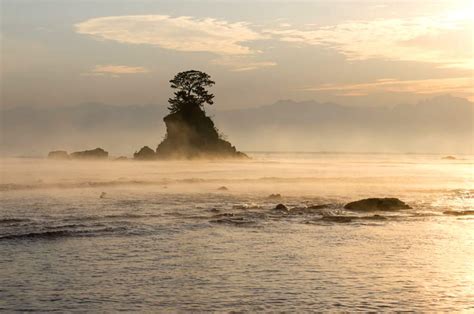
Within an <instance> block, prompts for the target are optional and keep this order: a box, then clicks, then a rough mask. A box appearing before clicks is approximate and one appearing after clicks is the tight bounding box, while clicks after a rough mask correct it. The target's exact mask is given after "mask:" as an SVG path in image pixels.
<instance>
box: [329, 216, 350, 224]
mask: <svg viewBox="0 0 474 314" xmlns="http://www.w3.org/2000/svg"><path fill="white" fill-rule="evenodd" d="M352 219H353V217H347V216H324V217H323V218H321V220H323V221H330V222H340V223H348V222H351V221H352Z"/></svg>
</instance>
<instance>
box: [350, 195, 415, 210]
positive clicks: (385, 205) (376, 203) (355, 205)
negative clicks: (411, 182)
mask: <svg viewBox="0 0 474 314" xmlns="http://www.w3.org/2000/svg"><path fill="white" fill-rule="evenodd" d="M344 208H345V209H349V210H356V211H379V210H380V211H393V210H400V209H410V208H411V207H410V206H408V205H407V204H405V203H404V202H402V201H401V200H399V199H398V198H367V199H363V200H360V201H355V202H351V203H348V204H346V205H345V206H344Z"/></svg>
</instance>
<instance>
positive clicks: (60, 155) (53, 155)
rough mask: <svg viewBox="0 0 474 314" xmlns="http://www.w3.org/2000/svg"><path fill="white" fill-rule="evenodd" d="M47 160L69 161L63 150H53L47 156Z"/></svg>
mask: <svg viewBox="0 0 474 314" xmlns="http://www.w3.org/2000/svg"><path fill="white" fill-rule="evenodd" d="M48 158H49V159H69V154H68V153H67V151H65V150H53V151H52V152H49V154H48Z"/></svg>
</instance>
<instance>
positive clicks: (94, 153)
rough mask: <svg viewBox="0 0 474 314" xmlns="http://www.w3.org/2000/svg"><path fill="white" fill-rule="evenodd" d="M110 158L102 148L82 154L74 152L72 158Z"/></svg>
mask: <svg viewBox="0 0 474 314" xmlns="http://www.w3.org/2000/svg"><path fill="white" fill-rule="evenodd" d="M108 157H109V153H108V152H106V151H105V150H103V149H102V148H96V149H92V150H85V151H82V152H74V153H72V154H71V158H74V159H106V158H108Z"/></svg>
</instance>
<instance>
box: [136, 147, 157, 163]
mask: <svg viewBox="0 0 474 314" xmlns="http://www.w3.org/2000/svg"><path fill="white" fill-rule="evenodd" d="M133 159H137V160H154V159H156V154H155V151H154V150H153V149H151V148H150V147H148V146H144V147H142V148H141V149H140V150H139V151H138V152H135V153H134V154H133Z"/></svg>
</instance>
